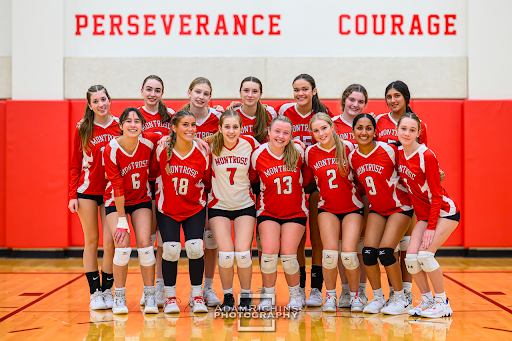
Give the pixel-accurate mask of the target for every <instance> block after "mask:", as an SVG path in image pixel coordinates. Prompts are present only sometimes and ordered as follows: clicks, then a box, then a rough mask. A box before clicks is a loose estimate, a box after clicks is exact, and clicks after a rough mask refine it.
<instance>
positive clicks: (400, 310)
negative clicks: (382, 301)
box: [380, 294, 412, 315]
mask: <svg viewBox="0 0 512 341" xmlns="http://www.w3.org/2000/svg"><path fill="white" fill-rule="evenodd" d="M411 308H412V306H411V305H410V304H409V300H408V299H407V298H406V297H405V295H398V294H395V295H393V297H392V299H390V300H389V304H388V305H387V306H385V307H384V308H382V309H381V311H380V312H381V313H383V314H387V315H401V314H407V312H408V311H409V309H411Z"/></svg>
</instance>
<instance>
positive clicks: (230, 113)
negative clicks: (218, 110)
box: [205, 110, 242, 156]
mask: <svg viewBox="0 0 512 341" xmlns="http://www.w3.org/2000/svg"><path fill="white" fill-rule="evenodd" d="M229 117H235V118H237V119H238V122H239V123H240V129H241V128H242V117H240V115H239V114H238V113H237V112H236V111H234V110H226V111H224V112H223V113H222V115H220V118H219V125H220V126H221V127H222V125H223V124H224V120H225V119H226V118H229ZM205 141H206V142H208V143H209V144H210V146H211V148H212V153H213V154H214V155H217V156H220V152H221V151H222V148H224V135H222V131H221V130H220V129H219V130H217V132H216V133H215V134H213V135H210V136H207V137H206V138H205Z"/></svg>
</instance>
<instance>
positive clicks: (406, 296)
mask: <svg viewBox="0 0 512 341" xmlns="http://www.w3.org/2000/svg"><path fill="white" fill-rule="evenodd" d="M404 293H405V298H407V301H409V304H410V305H411V307H412V306H413V304H412V300H413V297H416V296H414V295H413V294H412V292H410V291H406V290H404Z"/></svg>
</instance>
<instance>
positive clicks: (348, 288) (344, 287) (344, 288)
mask: <svg viewBox="0 0 512 341" xmlns="http://www.w3.org/2000/svg"><path fill="white" fill-rule="evenodd" d="M349 291H350V287H349V286H348V283H347V284H343V283H341V292H343V293H345V292H349Z"/></svg>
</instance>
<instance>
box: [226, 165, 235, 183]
mask: <svg viewBox="0 0 512 341" xmlns="http://www.w3.org/2000/svg"><path fill="white" fill-rule="evenodd" d="M226 170H227V171H228V172H229V173H230V174H229V184H230V185H234V184H235V172H236V167H233V168H226Z"/></svg>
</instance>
